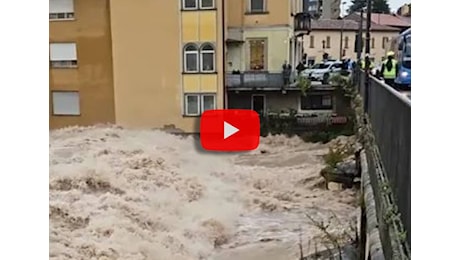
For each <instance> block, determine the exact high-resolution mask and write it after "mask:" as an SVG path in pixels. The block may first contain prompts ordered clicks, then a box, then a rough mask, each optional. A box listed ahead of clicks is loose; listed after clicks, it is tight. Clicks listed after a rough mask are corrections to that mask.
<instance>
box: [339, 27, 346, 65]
mask: <svg viewBox="0 0 460 260" xmlns="http://www.w3.org/2000/svg"><path fill="white" fill-rule="evenodd" d="M344 22H345V21H344V20H343V19H342V27H341V28H340V52H339V59H340V60H342V54H343V46H342V45H343V24H344Z"/></svg>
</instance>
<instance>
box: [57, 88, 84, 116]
mask: <svg viewBox="0 0 460 260" xmlns="http://www.w3.org/2000/svg"><path fill="white" fill-rule="evenodd" d="M51 98H52V105H53V115H57V116H79V115H80V94H79V93H78V92H77V91H53V92H52V96H51Z"/></svg>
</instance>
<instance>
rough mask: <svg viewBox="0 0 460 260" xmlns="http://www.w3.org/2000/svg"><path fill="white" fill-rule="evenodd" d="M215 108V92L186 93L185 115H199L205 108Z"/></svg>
mask: <svg viewBox="0 0 460 260" xmlns="http://www.w3.org/2000/svg"><path fill="white" fill-rule="evenodd" d="M215 108H216V95H215V94H186V95H185V115H187V116H199V115H200V114H202V113H203V112H204V111H206V110H212V109H215Z"/></svg>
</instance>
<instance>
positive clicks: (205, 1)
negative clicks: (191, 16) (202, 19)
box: [200, 0, 214, 9]
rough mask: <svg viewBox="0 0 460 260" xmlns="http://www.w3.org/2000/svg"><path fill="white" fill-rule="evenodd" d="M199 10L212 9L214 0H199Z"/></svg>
mask: <svg viewBox="0 0 460 260" xmlns="http://www.w3.org/2000/svg"><path fill="white" fill-rule="evenodd" d="M200 8H201V9H211V8H214V0H200Z"/></svg>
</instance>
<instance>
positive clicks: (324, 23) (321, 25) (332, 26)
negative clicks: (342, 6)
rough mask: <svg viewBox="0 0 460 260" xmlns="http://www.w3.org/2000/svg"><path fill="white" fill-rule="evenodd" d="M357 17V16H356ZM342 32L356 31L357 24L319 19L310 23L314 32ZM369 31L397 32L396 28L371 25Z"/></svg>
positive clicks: (347, 21)
mask: <svg viewBox="0 0 460 260" xmlns="http://www.w3.org/2000/svg"><path fill="white" fill-rule="evenodd" d="M358 17H359V16H358ZM342 28H343V30H345V31H357V30H358V29H359V23H358V22H357V21H354V20H351V19H343V20H336V19H319V20H312V21H311V29H312V30H313V31H314V30H341V29H342ZM363 29H366V24H365V23H363ZM371 31H399V29H398V28H394V27H389V26H385V25H379V24H371Z"/></svg>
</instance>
